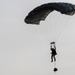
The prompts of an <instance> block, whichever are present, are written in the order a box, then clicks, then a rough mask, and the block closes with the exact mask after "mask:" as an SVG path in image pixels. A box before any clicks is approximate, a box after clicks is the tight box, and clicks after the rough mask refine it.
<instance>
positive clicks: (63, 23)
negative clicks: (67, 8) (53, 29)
mask: <svg viewBox="0 0 75 75" xmlns="http://www.w3.org/2000/svg"><path fill="white" fill-rule="evenodd" d="M63 19H65V18H62V21H63ZM69 20H70V18H69V17H68V18H66V19H65V20H64V22H61V23H62V24H60V25H61V30H60V33H59V34H58V36H57V38H56V42H57V41H58V39H59V38H60V36H61V34H62V32H63V31H64V29H65V27H66V25H67V24H68V21H69Z"/></svg>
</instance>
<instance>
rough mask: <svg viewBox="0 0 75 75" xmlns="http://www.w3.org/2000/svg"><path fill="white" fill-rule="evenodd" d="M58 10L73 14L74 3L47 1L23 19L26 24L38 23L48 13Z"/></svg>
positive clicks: (74, 10)
mask: <svg viewBox="0 0 75 75" xmlns="http://www.w3.org/2000/svg"><path fill="white" fill-rule="evenodd" d="M54 10H55V11H58V12H60V13H61V14H65V15H70V16H72V15H74V13H75V5H73V4H71V3H64V2H58V3H55V2H54V3H47V4H43V5H41V6H38V7H36V8H34V9H33V10H32V11H31V12H30V13H29V14H28V15H27V16H26V18H25V19H24V21H25V22H26V23H27V24H39V23H40V21H41V20H45V19H46V17H47V16H48V14H49V13H51V12H53V11H54Z"/></svg>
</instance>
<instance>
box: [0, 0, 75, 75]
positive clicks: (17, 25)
mask: <svg viewBox="0 0 75 75" xmlns="http://www.w3.org/2000/svg"><path fill="white" fill-rule="evenodd" d="M53 1H54V2H56V1H57V0H1V1H0V75H54V74H56V75H67V74H68V75H75V15H74V16H73V17H72V18H71V19H70V20H69V21H67V23H66V24H67V25H66V26H65V28H64V30H63V32H62V33H61V36H60V37H59V39H58V41H57V42H56V46H57V53H58V55H57V62H56V67H57V68H58V72H57V73H54V72H53V68H54V63H51V62H50V61H51V59H50V50H49V48H50V46H49V41H48V36H47V35H46V34H43V32H42V30H40V29H39V28H35V27H34V26H30V25H27V24H26V23H24V18H25V17H26V16H27V14H28V13H29V12H30V11H31V10H32V9H33V8H35V7H36V6H39V5H41V4H44V3H48V2H53ZM58 2H60V0H59V1H58ZM61 2H70V3H73V4H74V3H75V1H74V0H66V1H65V0H61ZM49 17H50V15H49ZM49 17H48V18H47V19H46V22H42V23H41V24H44V25H45V24H50V23H49ZM59 27H60V26H59ZM46 30H47V29H46ZM44 31H45V30H44ZM49 38H50V37H49Z"/></svg>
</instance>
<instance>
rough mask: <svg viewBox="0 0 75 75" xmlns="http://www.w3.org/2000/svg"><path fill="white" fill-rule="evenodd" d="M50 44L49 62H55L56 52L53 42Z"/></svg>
mask: <svg viewBox="0 0 75 75" xmlns="http://www.w3.org/2000/svg"><path fill="white" fill-rule="evenodd" d="M50 44H51V62H53V59H54V61H56V58H55V55H57V52H56V46H55V42H51V43H50Z"/></svg>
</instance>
